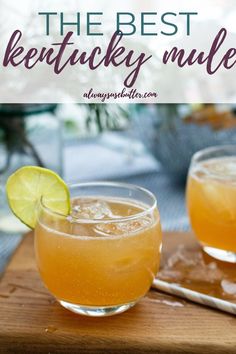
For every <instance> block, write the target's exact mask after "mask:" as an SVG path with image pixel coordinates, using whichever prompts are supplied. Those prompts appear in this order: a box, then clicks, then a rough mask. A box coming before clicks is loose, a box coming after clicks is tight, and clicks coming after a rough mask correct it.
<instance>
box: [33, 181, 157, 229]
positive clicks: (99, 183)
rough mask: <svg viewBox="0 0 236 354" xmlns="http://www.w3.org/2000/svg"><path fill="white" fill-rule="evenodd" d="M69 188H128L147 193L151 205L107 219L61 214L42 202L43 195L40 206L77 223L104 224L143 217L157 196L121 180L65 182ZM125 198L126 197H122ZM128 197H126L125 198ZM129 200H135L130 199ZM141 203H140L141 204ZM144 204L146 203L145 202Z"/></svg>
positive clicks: (153, 208)
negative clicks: (135, 211)
mask: <svg viewBox="0 0 236 354" xmlns="http://www.w3.org/2000/svg"><path fill="white" fill-rule="evenodd" d="M67 186H68V188H69V190H71V189H74V188H79V187H96V186H97V187H106V186H107V187H110V188H112V187H113V188H117V187H118V188H124V189H130V190H133V191H139V192H142V193H144V194H145V195H147V196H148V197H150V198H151V200H152V204H151V206H148V207H147V208H145V209H144V210H142V211H140V212H137V213H135V214H133V215H130V216H124V217H117V218H109V219H94V218H77V217H75V216H72V215H71V214H68V215H66V214H63V213H60V212H57V211H54V210H52V209H51V208H49V207H47V206H46V205H45V203H44V202H43V196H42V197H41V198H40V202H39V204H40V206H41V207H42V208H43V209H44V210H46V211H47V212H48V213H50V214H51V215H54V216H57V217H61V218H64V219H68V217H69V218H70V221H71V222H74V223H78V224H105V223H118V222H124V221H129V220H135V219H138V218H140V217H144V216H146V215H147V214H150V213H151V212H153V211H154V210H155V209H156V208H157V198H156V196H155V195H154V194H153V193H152V192H151V191H149V190H148V189H146V188H143V187H140V186H138V185H135V184H131V183H123V182H106V181H96V182H81V183H74V184H67ZM124 199H126V198H124ZM127 199H128V198H127ZM131 200H134V201H135V200H136V199H135V198H134V199H131ZM141 205H142V204H141ZM145 205H146V204H145Z"/></svg>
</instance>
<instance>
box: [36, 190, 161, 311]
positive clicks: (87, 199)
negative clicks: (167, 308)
mask: <svg viewBox="0 0 236 354" xmlns="http://www.w3.org/2000/svg"><path fill="white" fill-rule="evenodd" d="M71 195H72V213H71V215H70V216H69V217H64V216H62V215H59V214H56V213H53V212H52V211H50V210H49V209H47V208H46V207H44V206H43V202H42V203H41V206H40V208H39V215H38V223H37V225H36V229H35V250H36V258H37V263H38V267H39V271H40V274H41V277H42V279H43V281H44V283H45V285H46V286H47V288H48V289H49V290H50V292H52V294H54V296H55V297H56V298H57V299H58V300H59V301H60V303H61V304H62V305H63V306H65V307H67V308H69V309H70V310H72V311H74V312H77V313H82V314H88V315H97V316H99V315H100V316H103V315H107V314H114V313H119V312H122V311H124V310H126V309H127V308H129V307H131V306H132V305H133V304H135V303H136V302H137V301H138V299H139V298H141V297H142V296H144V295H145V294H146V292H147V291H148V290H149V288H150V286H151V283H152V281H153V279H154V277H155V275H156V273H157V271H158V267H159V261H160V250H161V228H160V219H159V213H158V211H157V208H156V200H155V198H154V196H153V195H152V194H151V193H150V192H148V191H146V190H143V189H142V188H138V187H133V186H127V185H122V184H107V183H96V184H81V185H78V186H76V187H72V188H71Z"/></svg>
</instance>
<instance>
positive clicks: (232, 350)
mask: <svg viewBox="0 0 236 354" xmlns="http://www.w3.org/2000/svg"><path fill="white" fill-rule="evenodd" d="M181 242H184V243H186V242H187V243H189V244H194V241H193V238H192V236H191V235H187V234H165V235H164V243H165V252H168V249H171V248H173V247H175V245H176V244H179V243H181ZM0 353H14V354H15V353H51V354H53V353H72V354H73V353H112V354H116V353H122V354H123V353H140V354H141V353H142V354H144V353H163V354H167V353H171V354H177V353H178V354H185V353H192V354H194V353H201V354H205V353H206V354H236V318H235V317H233V316H231V315H228V314H224V313H220V312H218V311H216V310H212V309H209V308H206V307H203V306H200V305H196V304H193V303H189V302H186V301H183V300H180V299H177V298H174V297H172V296H168V295H165V294H161V293H158V292H157V291H155V290H151V291H150V292H149V293H148V294H147V296H146V297H145V298H143V299H142V300H141V301H140V303H139V304H138V305H136V306H135V307H134V308H132V309H131V310H129V311H127V312H125V313H123V314H121V315H117V316H113V317H107V318H103V319H98V318H87V317H82V316H79V315H76V314H73V313H71V312H69V311H67V310H65V309H63V308H62V307H61V306H60V305H59V304H58V303H57V302H56V301H55V300H54V299H53V297H52V296H51V295H50V294H49V293H48V291H47V290H46V289H45V287H44V286H43V284H42V283H41V280H40V278H39V275H38V273H37V270H36V266H35V261H34V251H33V237H32V235H28V236H26V237H25V239H24V241H23V242H22V244H21V246H20V247H19V248H18V250H17V251H16V253H15V255H14V256H13V258H12V260H11V262H10V264H9V266H8V268H7V270H6V272H5V274H4V276H3V277H2V279H1V281H0Z"/></svg>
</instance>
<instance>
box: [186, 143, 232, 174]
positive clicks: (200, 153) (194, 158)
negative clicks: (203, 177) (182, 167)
mask: <svg viewBox="0 0 236 354" xmlns="http://www.w3.org/2000/svg"><path fill="white" fill-rule="evenodd" d="M218 151H219V152H220V151H222V156H218V157H227V155H225V154H224V151H226V152H229V153H231V152H232V153H234V154H235V157H236V144H225V145H215V146H210V147H207V148H204V149H201V150H199V151H197V152H195V153H194V154H193V156H192V158H191V164H190V169H191V167H193V166H194V165H197V164H198V163H200V162H201V158H202V157H203V158H204V155H207V154H211V153H214V152H218ZM212 158H214V157H212ZM209 159H211V157H210V156H209ZM203 161H204V160H203ZM202 170H203V171H204V172H206V173H207V175H208V176H210V177H213V178H217V179H223V180H227V179H230V180H232V177H236V176H227V175H224V176H222V174H219V173H217V172H209V170H208V169H206V168H204V167H203V168H202Z"/></svg>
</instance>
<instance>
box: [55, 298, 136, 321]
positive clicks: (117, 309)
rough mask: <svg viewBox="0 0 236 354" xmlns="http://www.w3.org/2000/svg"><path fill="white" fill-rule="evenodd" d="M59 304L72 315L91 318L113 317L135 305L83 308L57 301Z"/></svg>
mask: <svg viewBox="0 0 236 354" xmlns="http://www.w3.org/2000/svg"><path fill="white" fill-rule="evenodd" d="M59 303H60V304H61V305H62V306H63V307H65V308H66V309H67V310H70V311H72V312H74V313H77V314H79V315H84V316H91V317H105V316H113V315H117V314H119V313H122V312H124V311H126V310H128V309H130V308H131V307H132V306H134V305H135V304H136V301H135V302H130V303H128V304H124V305H114V306H83V305H75V304H72V303H70V302H66V301H62V300H59Z"/></svg>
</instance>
